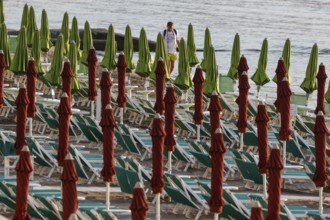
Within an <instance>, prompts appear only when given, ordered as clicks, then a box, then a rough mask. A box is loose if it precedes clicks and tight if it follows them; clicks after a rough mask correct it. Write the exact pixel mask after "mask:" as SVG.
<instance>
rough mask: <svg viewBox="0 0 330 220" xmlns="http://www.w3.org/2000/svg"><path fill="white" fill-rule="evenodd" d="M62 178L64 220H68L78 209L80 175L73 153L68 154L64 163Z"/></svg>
mask: <svg viewBox="0 0 330 220" xmlns="http://www.w3.org/2000/svg"><path fill="white" fill-rule="evenodd" d="M61 180H62V203H63V205H62V207H63V215H62V220H68V219H69V218H70V215H71V214H72V213H76V212H77V209H78V193H77V185H76V182H77V181H78V175H77V171H76V165H75V163H74V159H73V157H72V156H71V154H68V155H66V157H65V160H64V163H63V172H62V174H61Z"/></svg>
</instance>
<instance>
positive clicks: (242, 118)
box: [236, 72, 250, 133]
mask: <svg viewBox="0 0 330 220" xmlns="http://www.w3.org/2000/svg"><path fill="white" fill-rule="evenodd" d="M238 89H239V97H238V98H237V100H236V102H238V120H237V130H238V132H240V133H245V132H246V129H247V127H248V122H247V112H248V95H249V89H250V84H249V78H248V75H247V72H243V73H242V74H241V75H240V76H239V84H238Z"/></svg>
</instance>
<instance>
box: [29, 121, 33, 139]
mask: <svg viewBox="0 0 330 220" xmlns="http://www.w3.org/2000/svg"><path fill="white" fill-rule="evenodd" d="M32 121H33V119H32V118H29V122H30V123H29V135H30V137H32V133H33V132H32Z"/></svg>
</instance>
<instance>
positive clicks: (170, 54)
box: [167, 53, 177, 61]
mask: <svg viewBox="0 0 330 220" xmlns="http://www.w3.org/2000/svg"><path fill="white" fill-rule="evenodd" d="M167 59H168V60H169V61H175V60H177V57H176V53H168V54H167Z"/></svg>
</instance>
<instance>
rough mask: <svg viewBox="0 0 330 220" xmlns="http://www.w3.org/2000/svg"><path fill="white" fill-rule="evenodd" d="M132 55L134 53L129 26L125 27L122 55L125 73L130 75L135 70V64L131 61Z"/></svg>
mask: <svg viewBox="0 0 330 220" xmlns="http://www.w3.org/2000/svg"><path fill="white" fill-rule="evenodd" d="M133 53H134V45H133V38H132V32H131V27H130V26H129V25H127V26H126V30H125V37H124V54H125V56H126V63H127V67H126V71H127V72H128V73H131V72H132V71H133V70H134V69H135V64H134V61H133Z"/></svg>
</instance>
